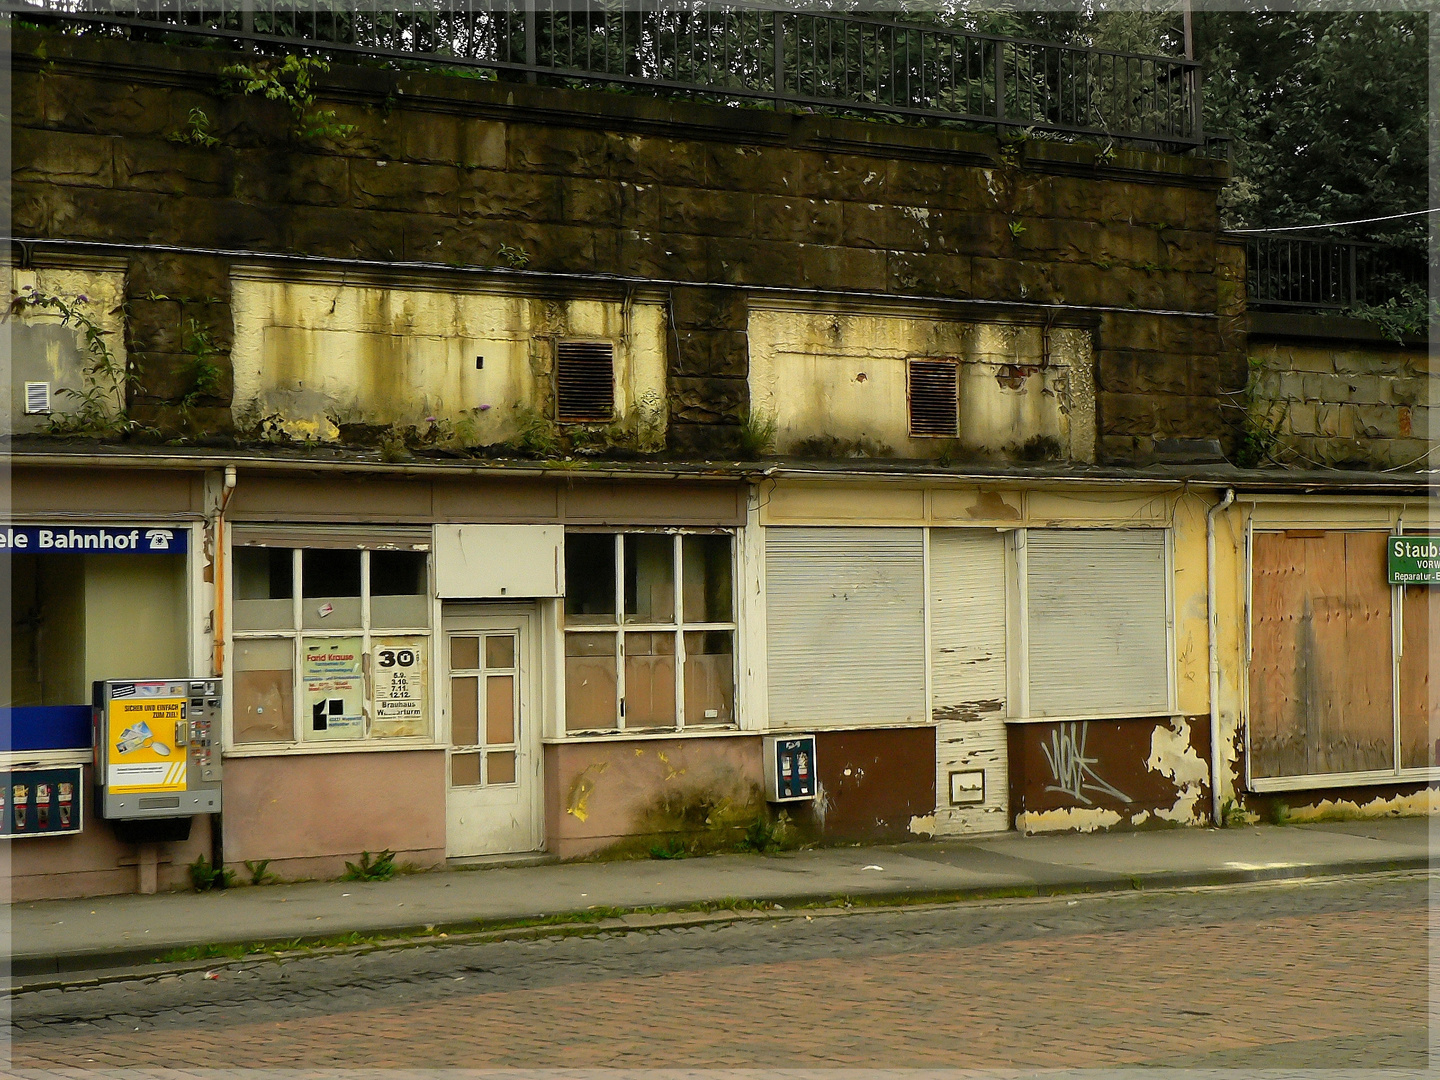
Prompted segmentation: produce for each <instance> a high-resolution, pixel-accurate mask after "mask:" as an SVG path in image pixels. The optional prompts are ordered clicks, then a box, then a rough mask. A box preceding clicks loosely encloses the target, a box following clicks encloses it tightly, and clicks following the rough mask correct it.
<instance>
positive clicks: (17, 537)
mask: <svg viewBox="0 0 1440 1080" xmlns="http://www.w3.org/2000/svg"><path fill="white" fill-rule="evenodd" d="M188 537H189V532H188V531H187V530H185V529H177V528H172V527H165V526H160V525H151V526H145V525H142V526H139V527H138V528H123V529H112V528H108V527H97V526H70V525H4V526H0V552H13V553H15V554H19V553H22V552H23V553H25V554H29V555H69V554H71V553H73V552H80V551H93V552H111V553H114V554H120V555H183V554H184V553H185V545H186V540H187V538H188Z"/></svg>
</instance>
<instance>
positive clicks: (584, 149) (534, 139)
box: [506, 124, 609, 177]
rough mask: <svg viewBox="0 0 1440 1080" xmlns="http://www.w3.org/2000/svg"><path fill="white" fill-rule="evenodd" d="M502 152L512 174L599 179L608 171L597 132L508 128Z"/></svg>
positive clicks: (601, 135)
mask: <svg viewBox="0 0 1440 1080" xmlns="http://www.w3.org/2000/svg"><path fill="white" fill-rule="evenodd" d="M506 149H507V151H508V162H509V168H510V171H511V172H515V173H527V172H542V173H560V174H562V175H565V176H591V177H601V176H605V175H606V174H607V173H608V171H609V162H608V161H607V159H606V155H605V135H604V133H603V132H599V131H587V130H585V129H583V128H563V129H562V128H556V127H545V126H542V125H540V124H511V125H510V129H509V131H508V133H507V138H506Z"/></svg>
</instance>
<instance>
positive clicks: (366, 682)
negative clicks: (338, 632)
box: [360, 548, 375, 739]
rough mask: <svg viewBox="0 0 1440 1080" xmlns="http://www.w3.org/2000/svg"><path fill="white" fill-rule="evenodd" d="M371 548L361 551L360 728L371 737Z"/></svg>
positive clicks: (372, 680)
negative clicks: (361, 714)
mask: <svg viewBox="0 0 1440 1080" xmlns="http://www.w3.org/2000/svg"><path fill="white" fill-rule="evenodd" d="M370 663H371V660H370V549H369V548H363V549H362V550H361V552H360V687H361V694H360V710H361V712H362V713H363V714H364V717H365V723H364V724H363V725H362V726H361V728H360V735H361V738H365V739H368V738H369V737H370V724H371V722H372V719H373V716H374V712H375V708H374V702H373V701H372V700H371V697H372V692H373V687H374V685H375V676H374V672H372V671H371V670H370Z"/></svg>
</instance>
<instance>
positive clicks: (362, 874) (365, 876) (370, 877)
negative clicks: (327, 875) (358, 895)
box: [340, 851, 397, 881]
mask: <svg viewBox="0 0 1440 1080" xmlns="http://www.w3.org/2000/svg"><path fill="white" fill-rule="evenodd" d="M396 869H397V867H396V866H395V853H394V852H393V851H382V852H380V854H378V855H374V856H372V855H371V854H370V852H368V851H362V852H361V853H360V861H359V862H358V863H353V862H347V863H346V864H345V873H344V874H342V875H341V876H340V880H341V881H389V880H390V879H391V878H392V877H394V876H395V871H396Z"/></svg>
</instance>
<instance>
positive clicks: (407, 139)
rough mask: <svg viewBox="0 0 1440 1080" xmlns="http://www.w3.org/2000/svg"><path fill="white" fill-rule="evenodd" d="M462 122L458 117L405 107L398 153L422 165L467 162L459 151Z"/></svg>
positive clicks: (406, 159) (461, 163)
mask: <svg viewBox="0 0 1440 1080" xmlns="http://www.w3.org/2000/svg"><path fill="white" fill-rule="evenodd" d="M462 123H463V121H462V120H461V119H460V118H459V117H458V116H446V115H445V114H443V113H433V112H428V111H423V112H422V111H421V110H419V109H407V110H405V120H404V123H403V124H402V125H401V131H402V135H401V144H400V145H401V149H400V156H401V157H402V158H403V159H404V160H405V161H408V162H415V163H419V164H425V165H431V164H440V165H468V164H470V162H467V161H464V160H463V158H462V156H461V153H460V128H461V125H462Z"/></svg>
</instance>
